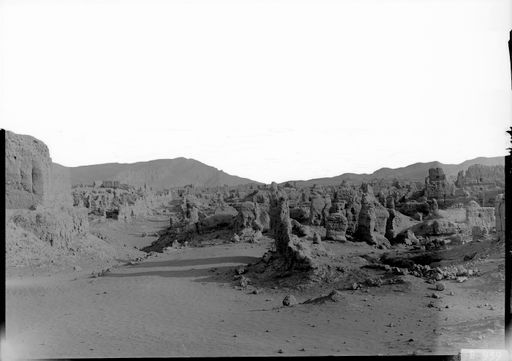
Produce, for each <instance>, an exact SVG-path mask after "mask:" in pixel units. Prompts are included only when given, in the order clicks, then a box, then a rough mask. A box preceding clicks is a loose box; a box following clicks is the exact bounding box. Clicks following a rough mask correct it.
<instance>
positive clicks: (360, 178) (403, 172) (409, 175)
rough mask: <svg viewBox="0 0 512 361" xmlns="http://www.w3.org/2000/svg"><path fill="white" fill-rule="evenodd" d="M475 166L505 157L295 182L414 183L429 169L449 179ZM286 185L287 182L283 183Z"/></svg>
mask: <svg viewBox="0 0 512 361" xmlns="http://www.w3.org/2000/svg"><path fill="white" fill-rule="evenodd" d="M474 164H482V165H489V166H493V165H505V157H478V158H474V159H470V160H466V161H464V162H462V163H460V164H443V163H441V162H438V161H434V162H428V163H414V164H411V165H408V166H406V167H400V168H394V169H392V168H380V169H378V170H376V171H375V172H373V173H372V174H365V173H363V174H356V173H343V174H341V175H338V176H335V177H325V178H316V179H309V180H305V181H304V180H300V181H294V182H295V183H296V184H297V185H299V186H312V185H313V184H318V185H335V184H339V183H341V182H343V181H349V182H353V183H360V182H368V181H370V180H373V179H384V180H391V179H395V178H396V179H401V180H408V181H413V182H423V181H424V180H425V177H426V176H427V175H428V170H429V168H442V169H443V170H444V172H445V174H446V176H447V177H448V178H454V177H456V176H457V173H458V172H459V171H461V170H467V169H468V168H469V167H470V166H472V165H474ZM283 183H286V182H283Z"/></svg>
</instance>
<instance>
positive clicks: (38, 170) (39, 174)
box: [5, 131, 52, 209]
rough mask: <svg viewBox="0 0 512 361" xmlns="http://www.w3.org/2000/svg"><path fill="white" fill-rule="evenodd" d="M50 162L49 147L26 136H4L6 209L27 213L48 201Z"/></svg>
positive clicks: (9, 134)
mask: <svg viewBox="0 0 512 361" xmlns="http://www.w3.org/2000/svg"><path fill="white" fill-rule="evenodd" d="M51 166H52V161H51V158H50V152H49V150H48V147H47V146H46V145H45V144H44V143H43V142H41V141H40V140H37V139H36V138H34V137H31V136H29V135H20V134H15V133H12V132H9V131H6V132H5V196H6V197H5V203H6V204H5V206H6V208H7V209H24V208H26V209H28V208H30V207H35V206H37V205H42V204H46V203H47V202H48V198H49V190H50V179H51Z"/></svg>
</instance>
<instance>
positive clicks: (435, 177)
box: [425, 168, 455, 201]
mask: <svg viewBox="0 0 512 361" xmlns="http://www.w3.org/2000/svg"><path fill="white" fill-rule="evenodd" d="M454 193H455V186H454V184H452V183H450V182H449V181H448V180H447V179H446V175H445V174H444V171H443V169H442V168H430V169H429V170H428V177H426V178H425V196H426V197H427V199H432V198H436V199H438V200H440V201H441V200H443V201H444V199H445V198H449V197H452V196H453V195H454Z"/></svg>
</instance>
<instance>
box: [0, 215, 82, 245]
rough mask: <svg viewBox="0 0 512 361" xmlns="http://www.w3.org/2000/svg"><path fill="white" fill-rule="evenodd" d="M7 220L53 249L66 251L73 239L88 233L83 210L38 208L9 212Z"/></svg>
mask: <svg viewBox="0 0 512 361" xmlns="http://www.w3.org/2000/svg"><path fill="white" fill-rule="evenodd" d="M8 220H9V221H11V222H13V223H14V224H15V225H16V226H18V227H21V228H23V229H25V230H28V231H30V232H32V233H33V234H34V235H36V236H37V237H38V238H39V239H41V240H42V241H44V242H46V243H48V244H50V245H51V246H53V247H57V248H62V249H66V248H68V246H69V244H70V243H71V242H72V241H73V240H74V239H75V238H82V237H85V236H86V235H87V232H88V231H89V222H88V220H87V211H86V210H85V209H84V208H75V207H65V206H63V207H60V208H55V207H51V208H46V207H38V208H37V209H36V210H34V211H31V210H21V209H19V210H11V211H9V213H8Z"/></svg>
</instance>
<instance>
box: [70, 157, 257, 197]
mask: <svg viewBox="0 0 512 361" xmlns="http://www.w3.org/2000/svg"><path fill="white" fill-rule="evenodd" d="M68 169H69V172H70V176H71V184H72V185H77V184H84V185H85V184H93V182H94V181H97V180H99V181H102V180H118V181H120V182H121V183H127V184H130V185H133V186H136V187H140V186H144V184H147V185H148V186H151V187H152V188H153V189H154V190H161V189H165V188H172V187H183V186H185V185H189V184H193V185H194V186H201V187H216V186H223V185H224V184H227V185H228V186H236V185H242V184H249V183H255V184H261V183H260V182H256V181H253V180H251V179H247V178H242V177H238V176H234V175H230V174H228V173H225V172H223V171H222V170H218V169H217V168H214V167H212V166H209V165H207V164H204V163H201V162H199V161H197V160H195V159H188V158H183V157H180V158H174V159H157V160H151V161H147V162H137V163H104V164H95V165H87V166H80V167H68Z"/></svg>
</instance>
